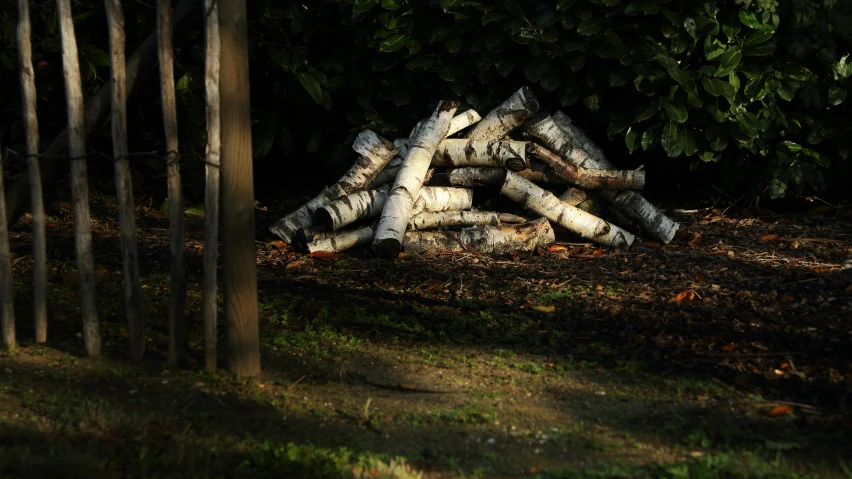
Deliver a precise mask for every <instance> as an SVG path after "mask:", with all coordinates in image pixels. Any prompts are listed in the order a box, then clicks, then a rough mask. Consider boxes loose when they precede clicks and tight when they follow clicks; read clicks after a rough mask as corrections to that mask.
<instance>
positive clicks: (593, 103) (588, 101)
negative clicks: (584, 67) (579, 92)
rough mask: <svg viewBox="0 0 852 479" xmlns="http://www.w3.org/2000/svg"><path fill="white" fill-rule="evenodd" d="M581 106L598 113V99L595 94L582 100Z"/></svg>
mask: <svg viewBox="0 0 852 479" xmlns="http://www.w3.org/2000/svg"><path fill="white" fill-rule="evenodd" d="M583 104H585V105H586V108H588V109H589V111H598V108H600V99H599V98H598V95H597V93H596V94H593V95H589V96H587V97H585V98H583Z"/></svg>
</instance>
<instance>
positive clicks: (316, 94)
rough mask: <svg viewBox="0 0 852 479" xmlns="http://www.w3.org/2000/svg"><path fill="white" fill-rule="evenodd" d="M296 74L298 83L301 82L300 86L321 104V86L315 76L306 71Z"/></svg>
mask: <svg viewBox="0 0 852 479" xmlns="http://www.w3.org/2000/svg"><path fill="white" fill-rule="evenodd" d="M296 76H297V77H298V78H299V83H301V84H302V87H304V89H305V90H307V91H308V93H310V95H311V98H313V99H314V101H315V102H317V104H322V86H321V85H320V82H319V81H318V80H317V78H316V77H315V76H314V75H312V74H311V73H307V72H299V73H297V74H296Z"/></svg>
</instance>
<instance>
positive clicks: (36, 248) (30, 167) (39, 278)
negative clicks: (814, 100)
mask: <svg viewBox="0 0 852 479" xmlns="http://www.w3.org/2000/svg"><path fill="white" fill-rule="evenodd" d="M17 35H18V70H19V71H20V74H21V100H22V102H23V110H24V132H25V134H26V137H27V176H28V179H29V182H30V212H31V213H32V218H33V226H32V231H33V320H34V321H33V322H34V325H35V341H36V343H39V344H41V343H44V342H46V341H47V235H46V232H45V223H46V218H45V214H44V195H43V193H42V185H41V165H40V164H39V163H40V162H39V159H38V152H39V146H38V145H39V136H38V117H37V115H36V88H35V72H34V71H33V53H32V39H31V26H30V5H29V0H18V32H17ZM4 213H5V210H4Z"/></svg>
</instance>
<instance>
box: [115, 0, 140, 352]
mask: <svg viewBox="0 0 852 479" xmlns="http://www.w3.org/2000/svg"><path fill="white" fill-rule="evenodd" d="M106 13H107V24H108V26H109V50H110V73H111V75H112V78H111V80H112V115H111V116H112V122H111V123H112V149H113V156H114V157H115V191H116V203H117V204H118V222H119V235H120V238H121V257H122V266H123V273H124V305H125V308H126V310H127V333H128V337H129V339H130V360H131V361H132V362H135V363H138V362H141V361H142V357H143V356H144V354H145V331H144V329H143V325H142V286H141V285H140V284H139V257H138V255H137V253H136V210H135V208H134V206H133V181H132V179H131V176H130V160H129V159H128V149H127V105H126V102H127V90H126V82H125V58H124V12H123V11H122V6H121V0H106Z"/></svg>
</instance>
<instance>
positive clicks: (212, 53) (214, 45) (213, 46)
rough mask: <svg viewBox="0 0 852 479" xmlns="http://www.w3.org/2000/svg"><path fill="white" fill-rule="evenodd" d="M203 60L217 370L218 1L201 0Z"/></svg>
mask: <svg viewBox="0 0 852 479" xmlns="http://www.w3.org/2000/svg"><path fill="white" fill-rule="evenodd" d="M204 19H205V27H206V30H205V31H206V33H205V37H206V45H207V50H206V58H205V62H204V87H205V93H206V96H207V165H206V166H205V172H206V176H207V186H206V190H205V195H204V280H203V289H202V293H201V318H202V324H203V329H204V366H205V367H206V368H207V369H216V341H217V337H216V316H217V312H218V311H217V309H218V308H217V303H216V259H217V258H218V253H219V248H218V245H219V178H220V175H219V168H220V165H221V151H222V150H221V148H222V143H221V137H220V128H221V127H220V119H219V52H220V46H221V44H220V42H221V40H220V39H219V7H218V0H204Z"/></svg>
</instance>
